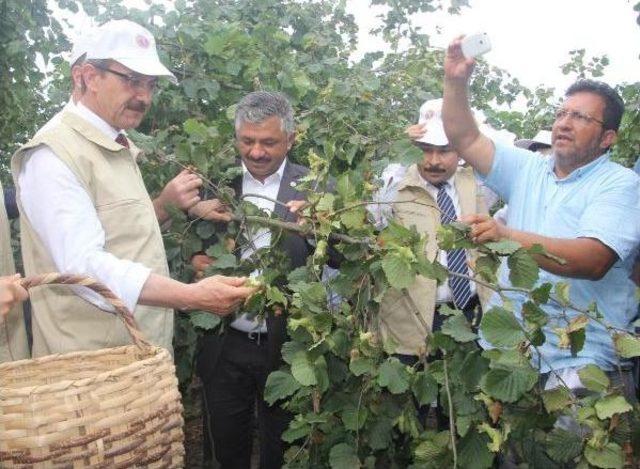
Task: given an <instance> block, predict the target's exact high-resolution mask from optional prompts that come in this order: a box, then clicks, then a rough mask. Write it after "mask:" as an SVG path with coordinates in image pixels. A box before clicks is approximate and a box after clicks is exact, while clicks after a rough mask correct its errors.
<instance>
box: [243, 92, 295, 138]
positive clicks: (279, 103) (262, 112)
mask: <svg viewBox="0 0 640 469" xmlns="http://www.w3.org/2000/svg"><path fill="white" fill-rule="evenodd" d="M272 116H276V117H279V118H280V128H281V129H282V130H283V131H285V132H286V133H287V134H288V135H290V134H292V133H293V132H294V130H295V122H294V121H293V109H292V108H291V104H289V100H288V99H287V97H286V96H285V95H284V94H282V93H277V92H270V91H254V92H253V93H249V94H248V95H246V96H245V97H244V98H242V99H241V100H240V102H239V103H238V106H237V107H236V118H235V126H236V132H237V131H238V129H239V128H240V125H241V124H242V123H243V122H249V123H251V124H260V123H262V122H264V121H265V120H267V119H268V118H269V117H272Z"/></svg>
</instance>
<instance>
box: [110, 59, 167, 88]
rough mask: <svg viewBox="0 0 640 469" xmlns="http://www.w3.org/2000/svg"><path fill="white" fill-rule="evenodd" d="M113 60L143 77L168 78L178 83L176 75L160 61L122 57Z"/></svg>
mask: <svg viewBox="0 0 640 469" xmlns="http://www.w3.org/2000/svg"><path fill="white" fill-rule="evenodd" d="M113 60H115V61H116V62H118V63H120V64H122V65H124V66H125V67H127V68H128V69H130V70H132V71H134V72H136V73H139V74H141V75H148V76H151V77H167V78H168V79H169V80H170V81H171V82H172V83H177V82H178V80H177V79H176V77H175V75H174V74H173V73H171V71H170V70H169V69H168V68H167V67H165V66H164V65H162V63H161V62H160V61H158V60H153V59H140V58H135V59H130V58H122V57H119V58H114V59H113Z"/></svg>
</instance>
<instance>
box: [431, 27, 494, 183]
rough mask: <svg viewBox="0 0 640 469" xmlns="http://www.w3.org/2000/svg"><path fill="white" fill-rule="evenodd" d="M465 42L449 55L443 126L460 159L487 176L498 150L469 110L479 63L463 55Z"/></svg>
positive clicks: (453, 46)
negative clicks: (476, 65) (470, 93)
mask: <svg viewBox="0 0 640 469" xmlns="http://www.w3.org/2000/svg"><path fill="white" fill-rule="evenodd" d="M461 39H462V37H459V38H457V39H455V40H454V41H453V42H452V43H451V44H450V45H449V47H448V49H447V53H446V55H445V60H444V94H443V103H442V122H443V124H444V130H445V133H446V134H447V139H448V140H449V144H450V145H451V146H452V147H453V148H454V150H455V151H456V152H458V155H460V157H461V158H462V159H464V160H465V161H467V162H468V163H469V164H470V165H471V166H472V167H473V168H474V169H475V170H476V171H477V172H478V173H480V174H482V175H486V174H488V173H489V171H490V170H491V165H492V164H493V155H494V153H495V147H494V146H493V142H492V141H491V140H490V139H489V138H488V137H486V136H485V135H483V134H482V133H480V130H479V129H478V125H477V123H476V121H475V119H474V118H473V113H472V112H471V107H470V106H469V96H468V90H469V78H470V77H471V73H472V72H473V68H474V65H475V60H474V59H467V58H465V57H464V55H462V49H461V47H460V42H461Z"/></svg>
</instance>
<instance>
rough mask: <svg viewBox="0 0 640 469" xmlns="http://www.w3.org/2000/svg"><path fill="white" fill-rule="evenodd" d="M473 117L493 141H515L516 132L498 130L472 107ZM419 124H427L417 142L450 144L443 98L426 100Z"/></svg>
mask: <svg viewBox="0 0 640 469" xmlns="http://www.w3.org/2000/svg"><path fill="white" fill-rule="evenodd" d="M471 112H472V113H473V117H474V119H475V121H476V122H477V123H478V127H479V129H480V132H482V133H483V134H485V135H486V136H487V137H489V138H490V139H491V140H493V141H497V142H501V143H509V144H510V143H511V142H513V138H514V137H515V136H514V134H512V133H511V132H509V131H508V130H496V129H494V128H493V127H492V126H490V125H489V124H487V122H486V118H485V116H484V113H482V112H481V111H477V110H475V109H472V111H471ZM418 124H425V134H424V135H423V136H422V137H420V138H419V139H417V140H416V142H421V143H428V144H430V145H436V146H441V147H443V146H446V145H449V139H448V138H447V134H445V133H444V124H443V123H442V99H441V98H438V99H431V100H429V101H425V103H424V104H423V105H422V106H421V107H420V118H419V119H418Z"/></svg>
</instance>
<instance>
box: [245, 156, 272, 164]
mask: <svg viewBox="0 0 640 469" xmlns="http://www.w3.org/2000/svg"><path fill="white" fill-rule="evenodd" d="M247 160H249V161H250V162H251V163H268V162H269V161H270V158H267V157H264V156H261V157H260V158H250V157H248V156H247Z"/></svg>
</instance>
